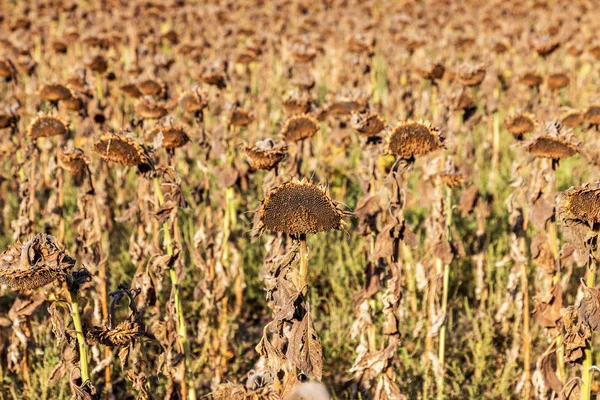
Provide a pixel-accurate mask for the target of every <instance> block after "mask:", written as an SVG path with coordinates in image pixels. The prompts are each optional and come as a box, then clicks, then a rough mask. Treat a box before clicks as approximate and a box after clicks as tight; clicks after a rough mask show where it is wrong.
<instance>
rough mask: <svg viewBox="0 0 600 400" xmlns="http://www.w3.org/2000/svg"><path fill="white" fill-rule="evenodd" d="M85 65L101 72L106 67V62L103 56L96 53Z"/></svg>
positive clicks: (104, 70) (103, 71)
mask: <svg viewBox="0 0 600 400" xmlns="http://www.w3.org/2000/svg"><path fill="white" fill-rule="evenodd" d="M87 66H88V68H89V69H90V70H92V71H94V72H97V73H99V74H103V73H105V72H106V70H107V69H108V62H107V61H106V58H104V56H102V55H100V54H98V55H96V56H94V57H92V59H90V60H89V61H88V63H87Z"/></svg>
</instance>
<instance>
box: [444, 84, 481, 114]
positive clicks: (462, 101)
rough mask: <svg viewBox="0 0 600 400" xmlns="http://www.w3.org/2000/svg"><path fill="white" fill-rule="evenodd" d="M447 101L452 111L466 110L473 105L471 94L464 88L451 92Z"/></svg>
mask: <svg viewBox="0 0 600 400" xmlns="http://www.w3.org/2000/svg"><path fill="white" fill-rule="evenodd" d="M449 103H450V104H449V107H450V109H451V110H453V111H466V110H469V109H472V108H474V107H475V101H474V100H473V95H472V94H471V93H470V92H469V90H468V89H465V88H461V89H460V90H459V91H457V92H455V93H452V95H451V96H450V99H449Z"/></svg>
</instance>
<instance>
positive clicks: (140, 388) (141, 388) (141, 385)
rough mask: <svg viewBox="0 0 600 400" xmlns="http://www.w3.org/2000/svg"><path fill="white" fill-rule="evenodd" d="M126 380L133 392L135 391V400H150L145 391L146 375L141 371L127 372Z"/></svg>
mask: <svg viewBox="0 0 600 400" xmlns="http://www.w3.org/2000/svg"><path fill="white" fill-rule="evenodd" d="M126 376H127V380H128V381H129V382H131V385H132V386H133V388H134V389H135V390H137V396H136V400H150V399H152V396H150V393H148V390H147V389H146V386H147V383H148V378H147V377H146V374H145V373H143V372H141V371H134V370H131V369H130V370H128V371H127V375H126Z"/></svg>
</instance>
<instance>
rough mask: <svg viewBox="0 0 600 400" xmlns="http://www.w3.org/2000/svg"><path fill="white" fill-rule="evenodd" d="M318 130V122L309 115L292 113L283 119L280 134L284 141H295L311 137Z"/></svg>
mask: <svg viewBox="0 0 600 400" xmlns="http://www.w3.org/2000/svg"><path fill="white" fill-rule="evenodd" d="M318 130H319V124H318V123H317V121H316V120H315V119H314V118H313V117H311V116H310V115H308V114H302V115H294V116H293V117H290V118H288V119H287V121H285V124H284V125H283V128H282V130H281V136H282V137H283V139H284V140H285V141H286V142H297V141H299V140H304V139H308V138H311V137H313V135H314V134H315V133H316V132H317V131H318Z"/></svg>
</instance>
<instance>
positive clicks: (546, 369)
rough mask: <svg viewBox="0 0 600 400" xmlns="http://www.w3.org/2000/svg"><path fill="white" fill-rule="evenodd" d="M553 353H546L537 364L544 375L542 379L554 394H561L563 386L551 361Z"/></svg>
mask: <svg viewBox="0 0 600 400" xmlns="http://www.w3.org/2000/svg"><path fill="white" fill-rule="evenodd" d="M551 356H552V353H546V354H544V355H542V357H541V358H540V360H539V361H538V362H537V368H538V370H540V372H541V373H542V379H543V380H544V384H545V385H546V386H547V387H549V388H550V389H552V391H553V392H554V393H561V391H562V388H563V384H562V382H561V381H560V379H558V376H557V375H556V372H555V368H554V366H553V365H552V361H551Z"/></svg>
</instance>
